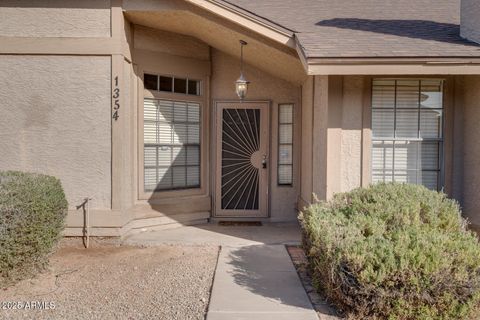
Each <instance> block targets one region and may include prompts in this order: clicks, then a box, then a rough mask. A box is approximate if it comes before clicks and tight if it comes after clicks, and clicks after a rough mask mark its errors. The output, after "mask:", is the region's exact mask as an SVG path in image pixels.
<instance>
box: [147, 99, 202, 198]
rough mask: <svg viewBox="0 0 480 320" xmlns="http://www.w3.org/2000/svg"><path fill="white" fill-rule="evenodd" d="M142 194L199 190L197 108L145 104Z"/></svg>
mask: <svg viewBox="0 0 480 320" xmlns="http://www.w3.org/2000/svg"><path fill="white" fill-rule="evenodd" d="M143 130H144V131H143V139H144V188H145V191H161V190H175V189H186V188H198V187H200V104H198V103H191V102H180V101H170V100H159V99H145V100H144V121H143Z"/></svg>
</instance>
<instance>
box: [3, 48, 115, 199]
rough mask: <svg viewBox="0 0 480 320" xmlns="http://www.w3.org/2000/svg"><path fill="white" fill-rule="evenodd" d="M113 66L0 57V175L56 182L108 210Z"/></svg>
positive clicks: (98, 60)
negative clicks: (24, 174)
mask: <svg viewBox="0 0 480 320" xmlns="http://www.w3.org/2000/svg"><path fill="white" fill-rule="evenodd" d="M110 74H111V72H110V58H109V57H87V56H84V57H73V56H0V83H1V84H2V85H1V86H0V115H1V116H0V150H1V152H0V170H24V171H34V172H42V173H46V174H50V175H54V176H56V177H58V178H60V179H61V181H62V184H63V186H64V188H65V192H66V195H67V198H68V201H69V205H70V207H74V206H76V205H78V204H79V203H80V202H81V201H82V199H83V198H85V197H87V196H92V197H93V198H94V202H93V206H94V207H95V208H110V193H111V190H110V185H111V174H110V170H111V169H110V160H111V155H110V154H111V133H110V128H111V125H110V107H111V103H110Z"/></svg>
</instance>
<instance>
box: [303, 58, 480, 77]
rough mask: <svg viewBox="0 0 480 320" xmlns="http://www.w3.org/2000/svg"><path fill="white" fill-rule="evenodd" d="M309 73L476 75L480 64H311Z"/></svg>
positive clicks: (479, 71) (479, 69)
mask: <svg viewBox="0 0 480 320" xmlns="http://www.w3.org/2000/svg"><path fill="white" fill-rule="evenodd" d="M307 61H308V60H307ZM307 73H308V74H309V75H451V74H465V75H476V74H480V63H478V62H476V63H458V62H457V63H416V64H399V63H392V64H374V63H373V64H372V63H366V64H321V65H320V64H318V65H312V64H309V65H308V70H307Z"/></svg>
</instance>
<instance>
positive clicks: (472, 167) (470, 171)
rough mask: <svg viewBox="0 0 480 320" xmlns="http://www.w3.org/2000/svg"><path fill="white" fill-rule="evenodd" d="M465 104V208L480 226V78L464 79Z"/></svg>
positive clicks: (468, 77) (470, 77) (469, 216)
mask: <svg viewBox="0 0 480 320" xmlns="http://www.w3.org/2000/svg"><path fill="white" fill-rule="evenodd" d="M463 103H464V105H463V111H464V123H463V130H464V131H463V173H464V177H463V208H464V213H465V215H466V216H467V217H468V218H469V219H470V220H471V222H472V223H474V224H476V225H477V226H480V143H479V141H480V76H466V77H465V78H464V91H463Z"/></svg>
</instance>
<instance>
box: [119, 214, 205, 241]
mask: <svg viewBox="0 0 480 320" xmlns="http://www.w3.org/2000/svg"><path fill="white" fill-rule="evenodd" d="M209 218H210V212H194V213H179V214H174V215H164V214H161V213H158V216H154V217H152V216H150V217H148V218H139V219H135V220H132V221H130V222H129V223H127V224H126V225H125V226H124V227H123V228H122V237H127V236H130V235H133V234H138V233H142V232H147V231H158V230H168V229H173V228H179V227H182V226H192V225H198V224H202V223H207V222H208V219H209Z"/></svg>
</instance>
